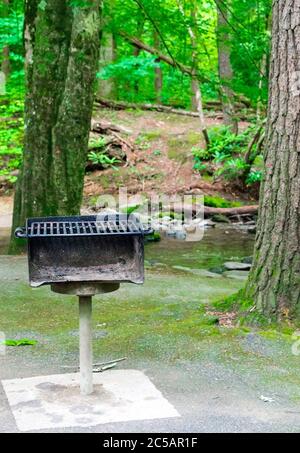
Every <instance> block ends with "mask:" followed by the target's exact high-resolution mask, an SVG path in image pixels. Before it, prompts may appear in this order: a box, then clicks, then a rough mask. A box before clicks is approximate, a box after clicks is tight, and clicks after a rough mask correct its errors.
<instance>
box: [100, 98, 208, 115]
mask: <svg viewBox="0 0 300 453" xmlns="http://www.w3.org/2000/svg"><path fill="white" fill-rule="evenodd" d="M95 102H96V104H100V105H101V106H103V107H108V108H110V109H114V110H127V109H132V110H153V111H156V112H163V113H176V114H177V115H184V116H193V117H195V118H198V116H199V114H198V113H197V112H190V111H187V110H183V109H175V108H173V107H169V106H167V105H159V104H150V103H149V104H147V103H146V104H135V103H133V102H123V101H111V100H108V99H99V98H98V99H96V101H95Z"/></svg>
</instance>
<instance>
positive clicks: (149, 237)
mask: <svg viewBox="0 0 300 453" xmlns="http://www.w3.org/2000/svg"><path fill="white" fill-rule="evenodd" d="M160 240H161V234H160V233H158V232H157V231H154V232H153V233H151V234H148V235H147V236H145V242H159V241H160Z"/></svg>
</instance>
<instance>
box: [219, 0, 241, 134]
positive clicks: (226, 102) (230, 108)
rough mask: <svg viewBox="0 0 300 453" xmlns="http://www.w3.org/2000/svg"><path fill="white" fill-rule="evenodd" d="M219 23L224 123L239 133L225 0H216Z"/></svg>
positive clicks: (220, 74) (220, 75)
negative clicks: (232, 86) (232, 83)
mask: <svg viewBox="0 0 300 453" xmlns="http://www.w3.org/2000/svg"><path fill="white" fill-rule="evenodd" d="M216 4H217V12H218V23H217V44H218V62H219V77H220V84H221V86H220V94H221V101H222V107H223V114H224V123H225V124H226V126H229V127H230V128H231V130H232V132H233V133H235V134H237V133H238V122H237V120H236V118H235V111H234V95H233V91H232V89H231V87H230V84H231V82H232V77H233V72H232V67H231V63H230V36H229V33H228V10H227V7H226V5H224V1H223V0H216Z"/></svg>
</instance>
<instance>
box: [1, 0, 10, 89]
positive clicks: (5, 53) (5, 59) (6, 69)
mask: <svg viewBox="0 0 300 453" xmlns="http://www.w3.org/2000/svg"><path fill="white" fill-rule="evenodd" d="M3 3H4V5H5V6H4V14H5V16H6V17H8V15H9V5H10V0H3ZM1 71H2V72H3V74H4V76H5V80H6V81H7V79H8V77H9V74H10V60H9V46H8V45H6V46H4V47H3V49H2V62H1Z"/></svg>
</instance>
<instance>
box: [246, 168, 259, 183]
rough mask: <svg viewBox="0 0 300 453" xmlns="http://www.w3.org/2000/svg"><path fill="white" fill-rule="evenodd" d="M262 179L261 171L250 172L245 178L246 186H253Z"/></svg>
mask: <svg viewBox="0 0 300 453" xmlns="http://www.w3.org/2000/svg"><path fill="white" fill-rule="evenodd" d="M261 179H262V171H261V170H253V171H250V173H249V174H248V176H247V178H246V184H248V185H251V184H255V183H256V182H260V181H261Z"/></svg>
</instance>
